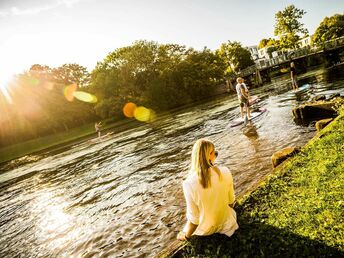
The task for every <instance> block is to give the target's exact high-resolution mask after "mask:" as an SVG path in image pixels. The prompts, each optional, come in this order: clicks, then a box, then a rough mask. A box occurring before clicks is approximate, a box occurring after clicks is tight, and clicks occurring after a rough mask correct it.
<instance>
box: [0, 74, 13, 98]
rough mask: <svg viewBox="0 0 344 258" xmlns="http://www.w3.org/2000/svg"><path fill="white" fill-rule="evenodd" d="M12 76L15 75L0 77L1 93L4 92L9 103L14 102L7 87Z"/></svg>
mask: <svg viewBox="0 0 344 258" xmlns="http://www.w3.org/2000/svg"><path fill="white" fill-rule="evenodd" d="M12 78H13V75H9V76H7V78H6V77H0V94H2V95H3V96H4V97H5V99H6V101H7V102H8V103H9V104H12V103H13V101H12V98H11V95H10V93H9V91H8V88H7V87H8V86H9V82H10V81H11V79H12Z"/></svg>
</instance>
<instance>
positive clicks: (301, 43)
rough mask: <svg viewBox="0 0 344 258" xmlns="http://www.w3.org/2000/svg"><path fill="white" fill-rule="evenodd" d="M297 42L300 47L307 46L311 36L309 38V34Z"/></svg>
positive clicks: (310, 41) (309, 43)
mask: <svg viewBox="0 0 344 258" xmlns="http://www.w3.org/2000/svg"><path fill="white" fill-rule="evenodd" d="M297 43H298V44H299V47H300V48H303V47H307V46H310V45H311V43H312V38H311V36H308V37H305V38H303V39H300V40H299V41H298V42H297Z"/></svg>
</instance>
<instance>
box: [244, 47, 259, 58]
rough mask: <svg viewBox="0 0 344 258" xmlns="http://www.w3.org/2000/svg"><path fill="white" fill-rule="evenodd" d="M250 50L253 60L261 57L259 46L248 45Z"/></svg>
mask: <svg viewBox="0 0 344 258" xmlns="http://www.w3.org/2000/svg"><path fill="white" fill-rule="evenodd" d="M246 48H247V50H248V51H250V54H251V57H252V60H257V59H258V58H259V55H258V46H249V47H246Z"/></svg>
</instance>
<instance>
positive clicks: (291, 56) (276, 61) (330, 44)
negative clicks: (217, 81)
mask: <svg viewBox="0 0 344 258" xmlns="http://www.w3.org/2000/svg"><path fill="white" fill-rule="evenodd" d="M342 47H344V36H343V37H340V38H336V39H333V40H329V41H326V42H324V43H321V44H317V45H313V46H306V47H303V48H298V49H295V50H293V51H290V52H288V53H284V54H282V55H279V56H277V57H274V58H271V59H265V60H261V61H260V62H258V63H256V64H254V65H252V66H249V67H247V68H245V69H243V70H241V71H239V72H238V73H237V76H240V77H247V76H250V75H256V77H257V78H256V79H257V81H258V82H259V84H261V78H260V72H261V71H264V70H267V69H269V68H272V67H275V66H278V65H282V64H285V63H290V62H291V61H293V60H297V59H302V58H305V57H308V56H311V55H316V54H320V53H325V52H328V51H332V50H335V49H339V48H342ZM230 80H235V77H234V76H233V77H231V78H230Z"/></svg>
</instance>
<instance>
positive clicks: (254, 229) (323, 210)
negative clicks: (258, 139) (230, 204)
mask: <svg viewBox="0 0 344 258" xmlns="http://www.w3.org/2000/svg"><path fill="white" fill-rule="evenodd" d="M343 195H344V115H343V114H342V115H341V116H339V117H338V118H337V119H336V120H335V121H334V122H333V123H331V124H330V125H329V126H328V127H327V128H325V129H324V130H323V131H322V132H321V135H320V137H319V138H315V139H313V140H312V141H311V142H310V143H309V144H307V145H306V146H305V147H304V148H303V149H302V151H301V153H300V154H299V155H297V156H295V157H294V158H292V159H290V160H288V161H286V162H285V163H284V164H282V165H281V166H280V167H279V168H278V169H276V171H275V173H273V174H272V175H271V176H270V177H269V178H268V179H267V180H266V181H265V182H264V183H263V184H262V185H260V186H259V187H258V188H257V189H256V190H255V191H253V192H251V193H249V194H248V195H246V196H244V197H243V198H241V200H240V201H239V204H238V205H237V206H236V208H235V209H236V211H237V215H238V223H239V226H240V228H239V230H238V231H237V232H236V233H235V234H234V235H233V236H232V237H231V238H228V237H226V236H224V235H220V234H215V235H212V236H208V237H192V238H191V241H190V242H189V243H188V244H187V245H186V246H185V247H184V248H183V249H182V250H181V251H179V252H178V253H177V254H176V255H175V256H174V257H344V213H343V211H344V198H343V197H344V196H343Z"/></svg>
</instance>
